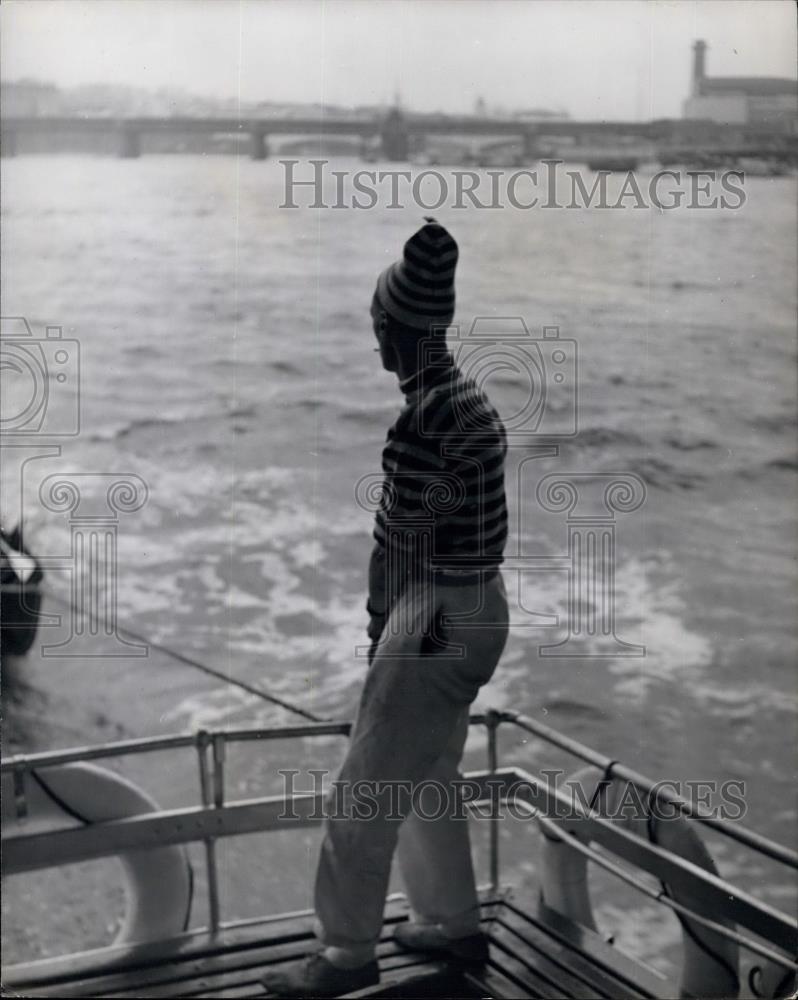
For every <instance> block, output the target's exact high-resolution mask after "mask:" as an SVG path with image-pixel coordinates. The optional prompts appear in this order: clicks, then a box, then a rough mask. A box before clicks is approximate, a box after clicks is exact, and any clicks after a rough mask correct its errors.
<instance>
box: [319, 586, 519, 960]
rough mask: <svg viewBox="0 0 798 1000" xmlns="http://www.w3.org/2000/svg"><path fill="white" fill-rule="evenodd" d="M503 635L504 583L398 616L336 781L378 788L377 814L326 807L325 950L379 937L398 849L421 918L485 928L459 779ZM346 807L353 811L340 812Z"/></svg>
mask: <svg viewBox="0 0 798 1000" xmlns="http://www.w3.org/2000/svg"><path fill="white" fill-rule="evenodd" d="M441 620H442V621H443V632H444V634H445V639H446V643H447V645H446V647H445V648H441V647H440V646H438V647H437V648H436V647H435V643H434V642H433V641H432V640H431V638H430V635H429V633H430V627H431V624H432V622H440V621H441ZM436 627H437V626H436ZM507 630H508V615H507V598H506V595H505V590H504V583H503V581H502V578H501V575H497V576H495V577H494V578H493V579H492V580H490V581H488V582H487V583H484V582H481V583H480V584H477V585H473V586H458V587H441V586H439V585H436V586H435V587H434V588H433V587H431V586H430V585H421V586H418V587H416V588H415V589H411V590H408V591H407V592H406V593H405V594H404V595H403V596H402V597H401V598H400V599H399V600H398V601H397V603H396V605H395V607H394V608H393V610H392V611H391V614H390V616H389V618H388V622H387V623H386V628H385V632H384V634H383V638H382V640H381V642H380V645H379V647H378V650H377V653H376V655H375V657H374V660H373V662H372V664H371V667H370V668H369V671H368V674H367V676H366V681H365V684H364V687H363V692H362V695H361V699H360V707H359V709H358V715H357V719H356V722H355V725H354V727H353V730H352V736H351V742H350V746H349V752H348V754H347V757H346V760H345V761H344V764H343V766H342V768H341V772H340V774H339V776H338V783H341V784H342V787H343V789H344V790H345V791H346V792H348V791H350V790H352V791H354V790H355V789H356V788H358V787H360V788H361V789H362V788H363V786H362V785H361V786H358V783H359V782H372V783H377V784H376V785H374V786H372V787H373V788H374V789H375V794H373V795H372V796H371V801H372V803H374V802H376V804H377V808H376V809H373V808H372V809H371V810H370V812H371V813H372V815H370V816H369V818H356V816H354V815H353V813H352V810H351V809H349V808H348V806H349V805H351V800H349V799H348V798H347V795H346V794H344V796H343V797H341V796H340V795H339V796H338V798H337V799H336V800H335V801H336V802H337V804H338V808H337V809H332V808H331V810H330V815H329V816H328V819H327V822H326V830H325V836H324V842H323V844H322V849H321V857H320V860H319V867H318V871H317V875H316V894H315V902H316V916H317V929H318V934H319V937H320V938H321V940H322V942H323V943H324V944H325V945H329V946H335V947H337V948H343V949H349V950H350V951H352V952H353V953H354V952H360V953H363V954H364V955H365V954H366V953H367V951H368V949H369V948H370V947H371V946H373V944H374V943H375V942H376V941H377V939H378V938H379V934H380V929H381V927H382V914H383V908H384V904H385V896H386V893H387V889H388V881H389V878H390V871H391V862H392V858H393V855H394V850H395V849H396V848H397V841H398V852H397V853H398V859H399V863H400V866H401V872H402V876H403V879H404V882H405V885H406V888H407V894H408V898H409V900H410V904H411V907H412V909H413V911H414V915H415V918H416V919H417V920H419V921H422V922H424V923H437V924H441V925H442V926H443V928H444V930H445V932H446V933H448V934H450V935H451V936H460V935H465V934H469V933H472V932H473V931H475V930H476V929H477V927H478V902H477V895H476V888H475V884H474V871H473V866H472V862H471V848H470V842H469V835H468V820H467V819H465V818H464V817H463V816H462V810H459V812H460V816H458V815H457V812H458V810H457V809H455V808H454V803H455V798H454V791H453V787H452V782H453V781H455V780H456V779H457V778H458V777H459V774H458V765H459V762H460V758H461V756H462V752H463V746H464V744H465V739H466V736H467V732H468V706H469V705H470V704H471V702H472V701H473V700H474V698H475V697H476V695H477V692H478V690H479V688H480V687H481V685H483V684H485V683H486V682H487V681H488V680H489V679H490V677H491V675H492V674H493V671H494V670H495V668H496V665H497V663H498V662H499V657H500V656H501V653H502V650H503V649H504V645H505V642H506V640H507ZM432 781H436V782H439V783H440V790H439V791H436V789H435V788H433V787H431V782H432ZM421 782H424V783H425V784H424V788H423V792H422V793H421V794H420V795H419V796H418V802H417V803H413V804H412V805H413V807H412V808H411V803H412V792H413V791H414V790H415V791H416V792H418V790H419V787H418V786H419V785H420V783H421ZM400 789H402V791H400ZM370 790H371V789H370ZM440 794H444V795H446V796H447V799H448V803H449V805H450V808H447V809H446V810H445V812H444V813H443V815H439V818H435V819H425V818H423V817H424V816H431V815H433V814H436V812H437V814H440V813H441V810H440V809H439V808H438V803H439V798H438V796H439V795H440ZM342 802H343V803H346V805H347V807H345V808H343V809H342V808H340V806H341V803H342ZM400 828H401V833H400Z"/></svg>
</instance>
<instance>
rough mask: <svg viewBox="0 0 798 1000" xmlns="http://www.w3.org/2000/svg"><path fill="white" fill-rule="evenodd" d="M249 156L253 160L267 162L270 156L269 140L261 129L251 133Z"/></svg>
mask: <svg viewBox="0 0 798 1000" xmlns="http://www.w3.org/2000/svg"><path fill="white" fill-rule="evenodd" d="M249 155H250V156H251V157H252V159H253V160H265V159H267V158H268V156H269V142H268V138H267V136H266V133H265V132H262V131H261V130H260V129H253V130H252V132H250V136H249Z"/></svg>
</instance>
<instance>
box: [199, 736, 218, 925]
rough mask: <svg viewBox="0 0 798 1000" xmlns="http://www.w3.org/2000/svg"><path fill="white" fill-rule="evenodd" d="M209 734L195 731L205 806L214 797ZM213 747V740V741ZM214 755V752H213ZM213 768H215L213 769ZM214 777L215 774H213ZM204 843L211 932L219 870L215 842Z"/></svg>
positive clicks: (215, 916) (201, 790) (214, 916)
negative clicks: (209, 770) (210, 768)
mask: <svg viewBox="0 0 798 1000" xmlns="http://www.w3.org/2000/svg"><path fill="white" fill-rule="evenodd" d="M210 742H211V736H210V734H209V733H207V732H206V731H205V730H204V729H201V730H200V731H199V732H198V733H197V756H198V758H199V777H200V792H201V794H202V804H203V806H205V807H206V808H207V807H208V806H209V805H210V804H211V801H212V800H213V798H214V795H213V793H212V789H211V776H210V774H209V773H208V757H207V749H208V745H209V744H210ZM214 748H215V741H214ZM214 757H215V753H214ZM214 770H215V769H214ZM214 778H215V774H214ZM204 843H205V869H206V871H207V874H208V913H209V922H210V928H211V933H212V934H215V933H216V932H217V931H218V930H219V872H218V869H217V867H216V842H215V841H214V839H213V838H212V837H208V839H207V840H206V841H205V842H204Z"/></svg>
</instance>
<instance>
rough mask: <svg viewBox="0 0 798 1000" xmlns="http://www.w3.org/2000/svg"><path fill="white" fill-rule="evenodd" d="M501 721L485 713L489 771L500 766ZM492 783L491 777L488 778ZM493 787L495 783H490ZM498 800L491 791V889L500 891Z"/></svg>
mask: <svg viewBox="0 0 798 1000" xmlns="http://www.w3.org/2000/svg"><path fill="white" fill-rule="evenodd" d="M500 722H501V716H500V715H499V713H498V712H496V711H493V710H492V709H491V710H490V711H488V712H486V713H485V726H486V728H487V730H488V771H490V773H491V774H495V773H496V768H497V767H498V751H497V747H496V730H497V729H498V727H499V723H500ZM488 781H489V783H490V779H488ZM490 787H491V789H493V788H494V787H495V785H492V784H491V785H490ZM498 805H499V804H498V802H495V801H494V798H493V792H492V791H491V802H490V806H491V810H490V821H489V822H490V825H489V827H488V837H489V843H490V887H491V891H492V892H494V893H496V892H498V891H499V809H498Z"/></svg>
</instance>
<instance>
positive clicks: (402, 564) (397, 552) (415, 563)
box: [374, 351, 507, 594]
mask: <svg viewBox="0 0 798 1000" xmlns="http://www.w3.org/2000/svg"><path fill="white" fill-rule="evenodd" d="M401 388H402V391H403V392H404V393H405V396H406V404H405V406H404V408H403V409H402V411H401V413H400V414H399V417H398V419H397V421H396V423H395V424H394V425H393V427H391V429H390V430H389V431H388V436H387V440H386V444H385V449H384V451H383V454H382V469H383V473H384V481H383V489H382V497H381V502H380V506H379V509H378V511H377V515H376V520H375V526H374V537H375V539H376V541H377V543H378V545H380V546H381V547H382V548H383V549H385V551H386V557H387V559H388V562H389V564H393V571H392V572H390V573H389V576H390V578H391V580H392V581H393V583H392V584H391V585H390V586H391V589H392V590H393V591H394V594H395V593H396V590H395V588H396V587H399V588H401V586H402V581H404V580H406V579H407V578H408V577H411V576H412V577H414V578H419V577H420V576H421V577H424V578H426V579H430V576H429V574H430V573H431V572H434V573H435V574H436V578H438V579H440V580H441V582H443V581H445V582H446V583H447V584H451V583H454V584H456V583H473V582H475V581H476V580H478V579H479V578H480V575H484V577H485V578H486V579H488V578H490V577H492V576H495V574H496V573H497V572H498V567H499V565H500V564H501V562H502V558H503V556H502V554H503V551H504V546H505V542H506V541H507V504H506V500H505V494H504V458H505V454H506V451H507V439H506V435H505V430H504V425H503V424H502V422H501V418H500V417H499V414H498V413H497V412H496V410H495V409H494V408H493V406H492V405H491V404H490V401H489V400H488V398H487V396H486V395H485V394H484V393H483V392H482V391H481V390H480V389H479V388H478V387H477V386H476V385H475V383H474V382H473V381H472V380H471V379H468V378H465V377H464V376H463V374H462V373H461V372H460V370H459V369H458V368H457V366H456V365H455V363H454V359H453V358H452V356H451V354H450V353H448V351H447V352H445V353H444V354H441V355H440V356H439V357H438V358H437V359H436V360H435V363H434V364H431V365H428V366H427V367H425V368H423V369H422V370H420V371H419V372H417V373H416V374H415V375H414V376H412V377H411V378H409V379H407V380H405V381H404V382H402V383H401Z"/></svg>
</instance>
